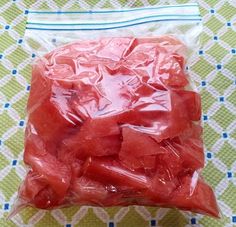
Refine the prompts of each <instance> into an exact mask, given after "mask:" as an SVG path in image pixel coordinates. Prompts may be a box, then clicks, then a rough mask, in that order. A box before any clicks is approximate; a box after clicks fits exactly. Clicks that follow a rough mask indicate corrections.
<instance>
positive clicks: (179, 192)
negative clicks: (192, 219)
mask: <svg viewBox="0 0 236 227" xmlns="http://www.w3.org/2000/svg"><path fill="white" fill-rule="evenodd" d="M169 203H170V205H174V206H176V207H177V208H180V209H183V210H190V211H193V212H197V213H202V214H207V215H211V216H213V217H219V208H218V206H217V202H216V198H215V196H214V192H213V190H212V189H211V187H210V186H208V185H207V184H206V183H205V182H204V181H203V180H202V179H201V178H199V176H198V174H197V173H195V174H194V175H192V176H191V175H190V176H188V175H187V176H185V177H183V178H182V179H181V184H180V186H179V187H178V188H177V189H176V191H175V192H174V195H173V197H172V199H171V200H170V202H169Z"/></svg>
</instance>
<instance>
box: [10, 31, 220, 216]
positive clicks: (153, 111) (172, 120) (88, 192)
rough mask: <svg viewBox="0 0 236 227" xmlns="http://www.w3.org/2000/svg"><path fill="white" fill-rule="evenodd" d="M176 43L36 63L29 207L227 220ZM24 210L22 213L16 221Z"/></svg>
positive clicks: (66, 51)
mask: <svg viewBox="0 0 236 227" xmlns="http://www.w3.org/2000/svg"><path fill="white" fill-rule="evenodd" d="M186 50H187V47H186V46H185V45H184V44H183V43H182V42H180V41H179V40H178V39H176V38H175V37H174V36H164V35H163V36H157V37H147V38H132V37H123V38H120V37H113V38H101V39H98V40H96V39H95V40H87V41H76V42H73V43H71V44H67V45H65V46H61V47H58V48H56V49H54V50H53V51H51V52H49V53H47V54H45V55H44V56H43V57H41V58H39V59H37V60H36V62H35V63H34V65H33V71H32V83H31V90H30V96H29V100H28V106H27V111H28V124H27V127H26V133H25V151H24V161H25V163H26V164H27V165H28V166H30V171H29V172H28V174H27V176H26V178H25V180H24V182H23V184H22V185H21V187H20V189H19V194H18V201H24V206H25V205H27V206H33V207H37V208H40V209H53V208H58V207H65V206H70V205H75V204H76V205H94V206H117V205H121V206H128V205H148V206H163V207H176V208H179V209H183V210H188V211H193V212H198V213H201V214H206V215H210V216H213V217H219V209H218V206H217V203H216V199H215V196H214V193H213V191H212V189H211V188H210V186H208V184H206V183H205V182H204V181H203V179H202V177H201V175H200V172H201V169H202V168H203V167H204V152H203V141H202V127H201V124H200V120H201V99H200V95H199V94H198V93H197V92H196V91H194V90H193V89H191V84H190V81H189V76H188V74H187V72H186V71H185V62H186V56H187V55H186ZM21 206H23V205H22V204H21V203H20V204H19V203H18V204H17V205H16V207H15V210H14V214H15V213H16V212H18V210H17V209H20V208H21Z"/></svg>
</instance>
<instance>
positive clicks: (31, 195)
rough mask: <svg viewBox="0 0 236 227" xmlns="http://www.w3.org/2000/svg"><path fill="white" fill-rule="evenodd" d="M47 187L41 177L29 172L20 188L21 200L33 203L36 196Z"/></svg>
mask: <svg viewBox="0 0 236 227" xmlns="http://www.w3.org/2000/svg"><path fill="white" fill-rule="evenodd" d="M46 186H47V183H45V181H44V180H43V179H42V177H41V176H40V175H39V174H37V173H35V172H33V171H32V170H30V171H29V172H28V173H27V175H26V178H25V180H24V184H22V185H21V187H20V193H21V197H22V199H23V200H24V201H25V202H26V203H33V202H34V199H35V197H36V196H37V194H38V193H39V192H40V191H41V190H43V189H44V188H45V187H46Z"/></svg>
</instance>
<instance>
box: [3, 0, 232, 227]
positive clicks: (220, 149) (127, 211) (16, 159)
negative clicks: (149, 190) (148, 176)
mask: <svg viewBox="0 0 236 227" xmlns="http://www.w3.org/2000/svg"><path fill="white" fill-rule="evenodd" d="M186 2H195V1H185V0H178V1H164V0H160V1H158V0H127V1H126V0H91V1H88V0H87V1H86V0H79V1H76V0H68V1H59V0H37V1H36V0H22V1H21V0H1V1H0V226H2V227H5V226H6V227H8V226H38V227H41V226H52V227H54V226H55V227H56V226H66V227H71V226H81V227H85V226H87V227H92V226H97V227H102V226H108V227H115V226H118V227H133V226H134V227H136V226H140V227H146V226H164V227H169V226H170V227H172V226H177V227H180V226H181V227H182V226H206V227H211V226H212V227H217V226H219V227H220V226H222V227H223V226H224V227H225V226H226V227H227V226H228V227H229V226H236V89H235V88H236V1H235V0H221V1H218V0H199V1H198V3H199V5H200V7H201V14H202V16H203V23H204V32H203V34H202V35H201V43H202V46H201V48H200V49H199V50H198V52H197V53H196V55H197V56H196V57H194V58H193V59H192V61H191V65H189V70H190V74H191V75H192V76H193V78H194V80H195V82H196V84H197V86H198V88H199V91H200V92H201V95H202V102H203V124H204V140H205V154H206V167H205V169H204V171H203V175H204V177H205V179H206V181H207V182H208V183H210V184H211V185H212V187H213V188H214V190H215V192H216V195H217V198H218V202H219V206H220V209H221V211H222V219H220V220H216V219H212V218H209V217H204V216H202V215H194V214H191V213H185V212H180V211H177V210H174V209H163V208H150V207H138V206H132V207H124V208H121V207H115V208H106V209H103V208H92V207H72V208H65V209H58V210H53V211H50V212H46V211H42V210H36V209H32V208H27V209H25V210H24V211H22V212H21V213H20V214H18V215H16V216H15V217H14V218H13V219H12V220H11V221H10V220H8V221H7V220H6V219H5V218H6V216H7V214H8V213H9V210H10V209H11V206H12V204H13V202H14V200H15V198H16V193H17V188H18V186H19V184H20V182H21V181H22V179H23V176H24V174H25V169H24V167H23V162H22V153H23V135H24V127H25V105H26V101H27V97H28V93H29V90H30V69H31V67H30V62H31V60H32V59H33V58H34V57H35V56H34V54H30V53H28V52H26V51H25V50H24V49H23V48H22V44H23V43H24V38H23V35H24V27H25V21H26V17H27V9H29V8H32V7H33V8H34V9H53V10H58V9H63V10H78V9H81V8H83V9H85V8H86V9H88V8H89V9H91V8H93V7H94V8H117V7H119V8H120V7H138V6H150V5H154V4H176V3H186Z"/></svg>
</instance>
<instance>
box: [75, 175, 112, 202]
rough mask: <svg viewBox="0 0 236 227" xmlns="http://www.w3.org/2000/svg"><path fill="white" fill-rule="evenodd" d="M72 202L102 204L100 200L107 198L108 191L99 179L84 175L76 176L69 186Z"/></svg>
mask: <svg viewBox="0 0 236 227" xmlns="http://www.w3.org/2000/svg"><path fill="white" fill-rule="evenodd" d="M70 193H71V194H72V196H73V200H74V201H73V202H75V203H77V204H87V203H90V204H97V205H102V202H103V201H104V200H105V199H106V198H107V196H108V191H107V189H106V187H105V185H103V184H101V183H100V182H99V181H94V180H92V179H90V178H87V177H85V176H81V177H79V178H77V179H76V180H75V181H74V182H73V183H72V186H71V192H70Z"/></svg>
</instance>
